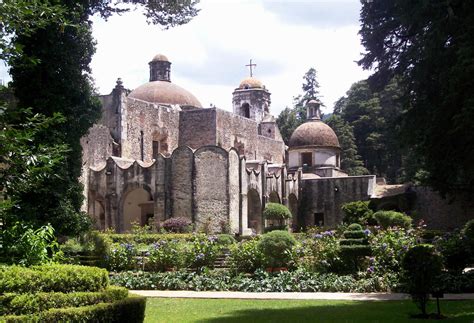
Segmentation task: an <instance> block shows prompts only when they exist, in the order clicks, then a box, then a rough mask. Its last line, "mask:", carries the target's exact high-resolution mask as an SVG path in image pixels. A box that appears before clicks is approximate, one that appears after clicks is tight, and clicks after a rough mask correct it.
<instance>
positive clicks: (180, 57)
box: [0, 0, 369, 115]
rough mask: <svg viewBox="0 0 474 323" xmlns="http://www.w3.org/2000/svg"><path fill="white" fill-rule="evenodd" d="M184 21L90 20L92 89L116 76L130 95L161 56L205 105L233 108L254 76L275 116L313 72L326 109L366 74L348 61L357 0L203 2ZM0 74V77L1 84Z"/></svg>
mask: <svg viewBox="0 0 474 323" xmlns="http://www.w3.org/2000/svg"><path fill="white" fill-rule="evenodd" d="M199 7H200V8H201V12H200V13H199V15H198V16H197V17H196V18H194V19H193V20H192V21H191V22H190V23H188V24H186V25H183V26H179V27H175V28H172V29H169V30H161V29H160V28H159V27H157V26H153V25H148V24H147V23H146V22H145V17H144V16H143V15H142V14H141V13H140V11H139V10H136V11H133V12H130V13H127V14H124V15H122V16H115V17H112V18H110V19H109V20H108V21H107V22H105V21H103V20H102V19H100V18H97V17H94V19H93V21H94V24H93V30H94V37H95V38H96V40H97V52H96V54H95V55H94V58H93V61H92V73H93V77H94V79H95V84H96V87H97V88H98V90H99V92H100V93H102V94H106V93H109V92H110V91H111V90H112V88H113V87H114V85H115V80H116V79H117V78H118V77H121V78H122V80H123V82H124V86H126V87H127V88H130V89H133V88H135V87H137V86H139V85H140V84H142V83H145V82H147V81H148V62H149V61H150V60H151V58H152V57H153V56H154V55H155V54H156V53H163V54H165V55H166V56H168V58H169V59H170V61H171V62H172V66H171V68H172V71H171V73H172V74H171V77H172V81H173V82H174V83H176V84H178V85H180V86H182V87H184V88H186V89H187V90H189V91H191V92H192V93H193V94H194V95H196V97H197V98H198V99H199V100H200V101H201V103H202V105H203V106H204V107H208V106H209V104H210V103H212V104H214V105H216V106H217V107H219V108H222V109H226V110H231V109H232V92H233V90H234V89H235V88H236V87H237V86H238V84H239V83H240V80H241V79H243V78H245V77H247V76H248V69H247V68H246V67H245V64H248V61H249V59H250V58H252V59H253V61H254V62H255V63H256V64H257V67H256V69H255V73H254V76H255V77H256V78H258V79H259V80H261V81H262V82H263V83H264V84H265V85H266V87H267V88H268V89H269V90H270V92H271V93H272V105H271V108H270V110H271V112H272V113H273V114H274V115H278V114H279V112H280V111H281V110H282V109H284V108H285V107H286V106H291V103H292V98H293V97H294V96H296V95H297V94H300V93H301V84H302V81H303V80H302V77H303V75H304V73H305V72H306V71H307V70H308V69H309V68H310V67H314V68H316V70H317V71H318V80H319V83H320V85H321V88H320V92H321V95H322V96H323V97H322V101H323V102H324V103H325V105H326V111H327V112H329V111H331V110H332V107H333V103H334V102H335V101H336V100H337V99H338V98H339V97H340V96H342V95H344V94H345V92H346V91H347V90H348V89H349V87H350V85H351V84H352V83H354V82H356V81H358V80H361V79H364V78H366V77H367V76H368V75H369V72H368V71H363V70H362V69H361V68H360V67H358V66H357V64H356V63H355V61H356V60H358V59H359V58H360V53H361V52H363V48H362V46H361V45H360V38H359V36H358V35H357V32H358V29H359V21H358V19H359V10H360V3H359V1H357V0H334V1H317V0H316V1H315V0H313V1H309V0H308V1H303V0H301V1H290V0H285V1H283V0H281V1H276V0H261V1H244V0H239V1H237V0H226V1H218V0H204V1H202V2H201V3H200V5H199ZM5 75H6V72H5V68H0V79H7V77H6V76H5Z"/></svg>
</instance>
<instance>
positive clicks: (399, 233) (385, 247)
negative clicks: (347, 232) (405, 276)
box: [366, 228, 418, 275]
mask: <svg viewBox="0 0 474 323" xmlns="http://www.w3.org/2000/svg"><path fill="white" fill-rule="evenodd" d="M366 232H368V237H369V244H370V246H371V249H372V258H370V266H369V268H368V270H369V272H370V273H373V274H375V275H381V274H384V273H387V272H391V273H399V272H400V271H401V262H402V259H403V257H404V256H405V254H406V252H407V251H408V249H410V248H411V247H413V246H415V244H416V241H417V239H418V236H417V231H415V230H406V229H402V228H388V229H387V230H379V231H374V232H373V233H372V232H370V231H366Z"/></svg>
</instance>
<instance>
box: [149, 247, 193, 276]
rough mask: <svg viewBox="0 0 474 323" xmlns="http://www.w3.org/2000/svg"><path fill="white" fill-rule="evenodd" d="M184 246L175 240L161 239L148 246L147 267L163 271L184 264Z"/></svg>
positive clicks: (180, 266)
mask: <svg viewBox="0 0 474 323" xmlns="http://www.w3.org/2000/svg"><path fill="white" fill-rule="evenodd" d="M184 254H185V250H184V246H183V243H182V242H179V241H177V240H161V241H158V242H156V243H154V244H153V245H151V246H149V247H148V261H147V262H146V264H147V269H149V270H152V271H164V270H166V269H170V268H173V269H176V268H182V267H183V266H184Z"/></svg>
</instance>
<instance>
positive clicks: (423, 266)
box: [402, 244, 442, 317]
mask: <svg viewBox="0 0 474 323" xmlns="http://www.w3.org/2000/svg"><path fill="white" fill-rule="evenodd" d="M402 269H403V279H404V282H405V284H406V288H407V291H408V293H409V294H410V295H411V297H412V299H413V301H414V302H415V303H416V305H417V306H418V308H419V309H420V310H421V313H422V316H423V317H427V313H426V305H427V303H428V300H429V295H430V293H432V292H433V291H435V283H436V280H437V278H438V276H439V275H440V274H441V269H442V260H441V257H440V256H439V255H438V254H437V253H436V252H435V249H434V247H433V246H432V245H428V244H422V245H417V246H414V247H413V248H411V249H409V250H408V251H407V253H406V254H405V257H404V258H403V260H402Z"/></svg>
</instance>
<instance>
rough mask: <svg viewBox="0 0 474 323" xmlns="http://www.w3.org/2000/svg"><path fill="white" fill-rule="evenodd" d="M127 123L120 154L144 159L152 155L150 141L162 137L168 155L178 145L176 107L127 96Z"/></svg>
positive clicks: (149, 158) (164, 152)
mask: <svg viewBox="0 0 474 323" xmlns="http://www.w3.org/2000/svg"><path fill="white" fill-rule="evenodd" d="M126 110H127V112H126V126H125V127H124V129H123V130H122V157H123V158H129V159H136V160H141V147H142V144H141V140H142V139H141V138H142V136H143V161H145V162H150V161H152V159H153V141H161V142H162V143H161V145H162V146H166V149H165V150H164V151H162V153H163V154H164V155H167V156H168V155H169V154H171V152H172V151H173V150H174V149H176V148H177V147H178V137H179V109H176V108H173V107H166V106H160V105H157V104H153V103H147V102H144V101H140V100H136V99H131V98H127V109H126Z"/></svg>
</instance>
